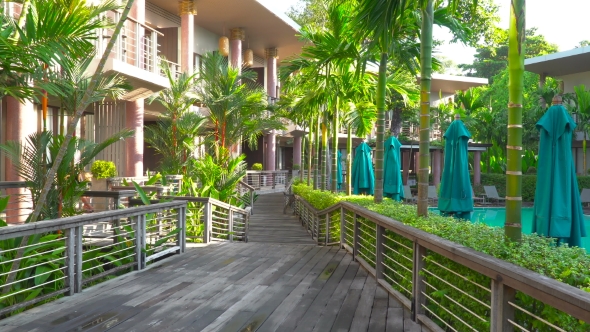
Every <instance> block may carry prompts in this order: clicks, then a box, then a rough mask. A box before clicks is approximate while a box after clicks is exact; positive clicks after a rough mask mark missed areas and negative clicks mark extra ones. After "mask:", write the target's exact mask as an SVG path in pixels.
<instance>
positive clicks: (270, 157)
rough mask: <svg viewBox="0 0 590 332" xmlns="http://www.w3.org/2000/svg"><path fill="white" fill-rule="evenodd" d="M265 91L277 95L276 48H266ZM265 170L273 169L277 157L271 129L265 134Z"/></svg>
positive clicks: (275, 143) (275, 138)
mask: <svg viewBox="0 0 590 332" xmlns="http://www.w3.org/2000/svg"><path fill="white" fill-rule="evenodd" d="M266 93H267V94H268V96H269V97H271V98H276V96H277V49H276V48H267V49H266ZM266 142H267V147H266V167H265V168H266V170H267V171H274V170H275V169H276V166H275V165H276V158H277V151H276V145H277V137H276V132H275V131H274V130H273V131H271V132H270V133H269V134H268V135H267V136H266Z"/></svg>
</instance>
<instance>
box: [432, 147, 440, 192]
mask: <svg viewBox="0 0 590 332" xmlns="http://www.w3.org/2000/svg"><path fill="white" fill-rule="evenodd" d="M441 154H442V153H441V150H433V151H432V182H433V184H434V185H435V186H438V184H439V183H440V174H441V163H440V159H441Z"/></svg>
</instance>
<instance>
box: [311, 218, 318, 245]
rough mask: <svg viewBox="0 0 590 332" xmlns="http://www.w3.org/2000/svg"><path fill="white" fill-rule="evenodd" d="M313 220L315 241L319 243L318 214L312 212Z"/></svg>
mask: <svg viewBox="0 0 590 332" xmlns="http://www.w3.org/2000/svg"><path fill="white" fill-rule="evenodd" d="M312 216H313V222H314V223H315V225H314V226H315V231H316V242H317V244H318V245H320V216H318V215H317V214H315V213H313V212H312Z"/></svg>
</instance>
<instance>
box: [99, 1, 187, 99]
mask: <svg viewBox="0 0 590 332" xmlns="http://www.w3.org/2000/svg"><path fill="white" fill-rule="evenodd" d="M107 17H108V18H109V19H110V20H112V21H113V22H118V21H119V19H120V17H121V13H119V12H118V11H111V12H109V13H108V14H107ZM112 35H113V29H101V30H100V31H98V38H97V40H96V50H97V52H96V59H95V61H94V62H93V65H94V67H91V71H94V69H95V68H96V66H98V62H99V61H100V57H101V56H102V54H103V53H104V50H105V49H106V47H107V44H108V42H109V40H110V39H111V38H112ZM163 36H164V34H162V33H161V32H159V31H157V30H155V29H152V28H150V27H148V26H147V25H144V24H142V23H139V22H137V21H135V20H134V19H132V18H127V20H126V21H125V24H124V26H123V29H122V30H121V33H120V35H119V36H118V37H117V40H116V42H115V45H114V47H113V50H112V51H111V54H110V55H109V58H108V60H107V62H106V64H105V68H104V72H115V73H117V74H119V75H122V76H124V77H125V78H127V80H128V82H129V83H130V84H131V86H133V90H132V91H130V92H128V93H127V94H126V95H124V96H123V97H122V98H121V99H123V100H128V101H134V100H136V99H141V98H146V97H148V96H150V95H152V94H153V93H155V92H158V91H160V90H162V89H165V88H168V87H170V85H169V83H168V79H167V78H166V75H165V74H164V71H163V70H161V68H160V65H159V64H160V62H161V61H162V60H161V59H160V57H159V56H158V38H162V37H163ZM162 63H164V64H165V65H167V66H169V67H170V69H171V72H172V73H173V75H174V76H177V74H178V73H180V66H179V65H178V64H177V63H173V62H170V61H162Z"/></svg>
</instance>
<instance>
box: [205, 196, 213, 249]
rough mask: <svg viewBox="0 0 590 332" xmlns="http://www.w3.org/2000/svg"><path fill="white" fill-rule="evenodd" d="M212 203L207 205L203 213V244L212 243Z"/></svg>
mask: <svg viewBox="0 0 590 332" xmlns="http://www.w3.org/2000/svg"><path fill="white" fill-rule="evenodd" d="M212 212H213V211H211V203H210V202H206V203H205V209H204V211H203V226H204V230H203V243H209V242H211V214H212Z"/></svg>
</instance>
